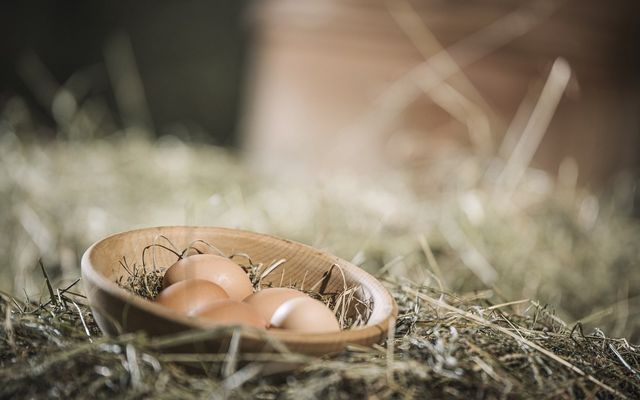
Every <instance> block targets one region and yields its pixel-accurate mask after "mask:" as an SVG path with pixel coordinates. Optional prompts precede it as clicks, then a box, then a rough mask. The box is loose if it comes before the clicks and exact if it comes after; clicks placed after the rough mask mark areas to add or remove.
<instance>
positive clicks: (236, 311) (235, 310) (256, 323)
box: [191, 299, 267, 329]
mask: <svg viewBox="0 0 640 400" xmlns="http://www.w3.org/2000/svg"><path fill="white" fill-rule="evenodd" d="M191 315H193V316H195V317H200V318H205V319H207V320H208V321H209V322H211V323H215V324H216V325H218V324H220V325H243V326H253V327H256V328H263V329H264V328H266V326H267V320H266V319H265V318H264V317H263V316H262V315H261V314H260V313H259V312H258V311H257V310H256V309H254V308H253V307H251V306H250V305H248V304H247V303H243V302H240V301H236V300H230V299H227V300H219V301H216V302H215V303H212V304H208V305H206V306H204V307H202V308H199V309H198V310H196V311H195V312H193V313H192V314H191Z"/></svg>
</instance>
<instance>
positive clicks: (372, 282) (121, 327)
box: [82, 226, 397, 355]
mask: <svg viewBox="0 0 640 400" xmlns="http://www.w3.org/2000/svg"><path fill="white" fill-rule="evenodd" d="M165 238H166V239H169V240H170V241H171V243H173V244H174V245H175V247H176V248H177V249H180V250H182V249H186V248H188V247H189V246H190V245H194V243H195V246H197V247H198V248H199V249H200V250H201V251H204V250H207V248H208V250H209V251H207V252H214V251H213V250H211V248H210V247H207V246H205V245H204V244H203V243H202V242H198V241H203V242H206V243H209V244H211V245H213V246H215V247H216V248H217V249H219V250H220V251H222V252H223V253H224V254H225V255H231V254H235V253H245V254H247V255H249V256H250V257H251V260H252V262H253V263H254V264H257V263H262V264H264V265H265V266H268V265H270V264H271V263H273V262H274V261H277V260H280V259H286V263H285V264H283V265H282V266H281V267H280V268H278V269H277V271H274V272H273V273H271V274H269V275H268V276H266V277H265V278H264V279H263V286H264V284H272V285H273V286H280V283H281V282H284V283H285V284H290V283H293V284H294V285H296V286H297V287H299V286H300V285H301V284H302V283H303V282H305V283H304V284H305V286H306V287H307V288H308V287H309V286H310V285H311V284H313V283H314V282H318V281H321V280H323V274H325V273H326V272H327V271H329V270H330V269H332V266H334V265H335V266H337V267H338V268H336V267H334V268H333V269H332V272H331V273H330V274H329V276H328V277H326V278H325V281H326V285H323V286H325V289H324V292H325V293H333V292H339V291H341V290H343V288H344V285H345V284H346V286H347V287H353V286H360V287H361V289H360V290H358V291H356V294H355V296H356V297H357V298H359V300H362V301H363V302H365V303H369V304H370V305H371V306H370V307H369V310H370V315H369V317H368V320H367V322H366V323H365V324H364V325H362V326H359V327H355V328H351V329H345V330H342V331H340V332H334V333H321V334H301V333H296V332H287V331H276V330H274V331H260V330H253V331H252V330H242V331H241V340H240V346H239V348H240V350H241V351H243V352H247V353H263V352H273V351H276V349H277V348H278V347H279V346H276V347H274V344H273V343H274V340H272V339H276V342H279V343H282V344H284V345H285V346H286V348H287V349H289V350H290V351H293V352H298V353H303V354H308V355H322V354H328V353H333V352H337V351H340V350H342V349H344V347H345V346H346V345H347V344H359V345H365V346H366V345H371V344H373V343H377V342H380V341H381V340H383V339H384V338H385V337H386V332H387V330H388V328H389V325H390V324H392V323H394V321H395V318H396V316H397V306H396V303H395V301H394V300H393V297H392V296H391V295H390V293H389V292H388V291H387V290H386V289H385V288H384V287H383V286H382V284H381V283H380V282H379V281H378V280H376V279H375V278H374V277H372V276H371V275H369V274H368V273H366V272H365V271H363V270H362V269H360V268H358V267H356V266H354V265H353V264H350V263H349V262H347V261H344V260H342V259H340V258H338V257H335V256H333V255H331V254H328V253H326V252H323V251H320V250H317V249H314V248H312V247H310V246H307V245H304V244H300V243H296V242H292V241H290V240H286V239H279V238H276V237H273V236H268V235H262V234H258V233H253V232H247V231H241V230H237V229H228V228H212V227H191V226H169V227H156V228H147V229H140V230H134V231H129V232H123V233H118V234H115V235H112V236H109V237H107V238H105V239H103V240H100V241H98V242H96V243H95V244H93V245H92V246H91V247H90V248H89V249H88V250H87V251H86V252H85V254H84V255H83V257H82V279H83V283H84V289H85V292H86V295H87V298H88V300H89V304H90V306H91V310H92V311H93V316H94V318H95V320H96V322H97V324H98V326H99V327H100V329H101V330H102V331H103V332H104V333H106V334H108V335H116V334H121V333H126V332H136V331H144V332H146V333H147V334H148V335H149V336H151V337H153V338H157V337H163V336H166V335H176V334H178V335H179V334H180V333H182V332H185V331H194V330H195V331H194V332H197V333H199V334H200V336H199V337H201V338H202V339H201V340H200V339H198V340H195V339H194V340H187V343H183V344H182V345H180V346H175V348H174V347H171V346H170V347H171V348H169V349H167V350H169V351H174V350H175V351H181V352H206V353H216V352H224V351H226V350H227V349H228V346H229V343H230V338H231V334H232V331H231V330H229V329H227V330H222V332H221V333H219V334H216V335H211V336H207V335H206V332H204V331H205V330H208V331H211V330H212V329H211V326H210V325H209V327H208V328H207V325H205V324H204V323H203V322H202V321H201V320H199V319H197V318H191V317H187V316H184V315H180V314H178V313H177V312H174V311H173V310H170V309H168V308H165V307H163V306H160V305H158V304H155V303H154V302H152V301H150V300H147V299H145V298H143V297H141V296H138V295H136V294H134V293H132V292H130V291H128V290H125V289H123V288H121V287H120V286H119V285H118V284H117V283H116V282H117V281H118V279H126V278H127V277H128V276H129V273H128V272H127V270H126V269H125V267H124V266H123V265H122V263H121V262H122V261H123V260H126V263H127V265H128V266H129V269H131V268H132V266H133V265H134V264H135V265H137V266H142V265H143V260H142V253H143V249H144V248H145V247H146V246H149V245H151V244H153V243H157V244H163V245H168V242H167V241H166V239H165ZM153 249H154V250H153V251H152V250H151V249H150V250H148V251H147V252H146V254H145V260H144V261H145V264H146V268H147V270H149V269H150V268H151V265H152V263H153V262H155V265H156V266H157V267H160V268H166V267H168V266H170V265H171V264H173V263H174V262H175V261H176V260H177V256H176V255H175V254H173V253H172V252H170V251H167V250H164V249H162V248H161V247H159V246H154V247H153ZM341 272H342V273H341ZM352 303H357V302H352ZM351 312H353V310H352V311H351ZM217 331H220V329H217ZM203 334H204V335H203ZM279 351H281V350H279Z"/></svg>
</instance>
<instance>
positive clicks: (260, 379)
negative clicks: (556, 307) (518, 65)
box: [0, 276, 640, 399]
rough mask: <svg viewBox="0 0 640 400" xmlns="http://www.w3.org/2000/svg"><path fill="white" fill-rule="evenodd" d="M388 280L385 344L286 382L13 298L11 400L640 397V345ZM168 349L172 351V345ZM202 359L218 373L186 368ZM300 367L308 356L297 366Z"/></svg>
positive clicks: (54, 306)
mask: <svg viewBox="0 0 640 400" xmlns="http://www.w3.org/2000/svg"><path fill="white" fill-rule="evenodd" d="M384 281H385V283H386V284H387V286H388V287H389V289H390V290H391V292H392V293H393V294H394V297H395V298H396V299H397V300H398V305H399V308H400V315H399V318H398V321H397V323H396V326H395V327H394V329H392V330H391V332H392V333H391V335H390V338H389V340H388V341H387V342H386V343H383V344H381V345H377V346H374V347H373V348H360V347H352V348H349V349H347V350H346V351H344V352H342V353H340V354H339V355H337V356H335V357H327V358H322V359H315V358H309V357H304V358H301V360H304V365H305V366H304V367H303V368H302V369H301V370H299V371H297V372H295V373H292V374H289V375H287V376H286V379H285V377H283V376H271V377H265V376H264V375H263V374H261V373H260V372H261V367H260V365H261V364H260V362H259V361H256V360H255V359H256V355H251V354H249V355H238V357H239V359H238V361H248V362H247V363H244V364H241V365H242V366H241V367H240V368H239V369H237V370H232V371H229V369H228V368H227V363H228V357H227V356H226V355H224V354H223V355H216V354H201V355H189V354H163V353H161V352H159V351H158V348H157V346H156V345H157V342H155V341H154V340H150V339H148V338H146V337H145V336H144V335H132V334H127V335H122V336H119V337H113V338H107V337H103V336H101V335H100V332H99V330H98V329H97V327H96V325H95V323H94V322H93V320H92V318H91V313H90V311H89V309H88V308H87V307H85V306H84V305H82V304H79V303H78V298H77V296H74V295H70V294H68V293H61V294H60V295H59V296H57V297H58V300H56V301H53V300H54V299H55V297H56V296H54V297H52V298H51V299H50V300H51V301H50V302H49V303H48V304H47V305H42V306H39V305H38V304H34V303H21V302H20V301H18V300H16V299H14V298H12V297H10V296H8V295H3V296H2V301H1V302H0V312H1V313H2V315H5V316H6V318H5V320H4V323H3V324H2V325H0V333H1V334H0V337H1V338H2V339H3V340H2V341H0V354H1V358H0V366H1V369H0V379H1V380H2V382H3V385H2V386H1V387H0V397H2V398H33V397H37V398H42V397H64V398H109V397H113V396H117V397H127V398H140V397H144V398H201V397H205V396H206V397H208V398H259V399H275V398H295V399H300V398H344V399H347V398H364V397H374V398H432V397H434V398H443V397H447V398H460V399H467V398H495V399H498V398H592V397H595V398H617V397H620V398H638V396H640V374H639V373H638V371H639V370H640V347H638V346H633V345H630V344H629V343H627V342H626V341H625V340H620V339H611V338H607V337H606V336H604V335H603V334H602V333H601V332H599V331H597V332H595V333H593V334H585V333H584V332H583V331H582V329H581V327H580V326H579V325H578V326H577V327H576V328H575V329H569V328H567V327H566V326H565V325H564V324H562V323H561V322H560V321H559V320H558V319H557V318H556V317H554V316H553V315H552V314H550V313H549V311H548V310H546V309H544V308H542V307H540V306H539V305H538V304H537V303H535V302H530V301H528V302H526V303H522V304H525V305H526V306H527V307H526V308H527V311H526V312H525V313H524V314H517V313H514V312H513V306H514V304H493V303H492V302H491V301H490V300H488V299H487V298H486V297H487V295H486V294H484V295H482V294H481V295H480V296H478V293H474V294H469V296H455V295H453V294H449V293H443V292H441V291H439V290H438V289H434V288H433V287H429V286H424V285H423V286H418V285H415V284H412V283H410V282H407V281H397V280H395V279H394V278H391V277H389V276H387V277H385V279H384ZM165 344H166V343H165ZM185 361H198V362H200V363H201V364H202V365H205V366H207V371H208V373H206V374H205V373H201V372H198V373H196V372H193V370H187V369H185V368H184V367H182V364H181V363H180V362H185ZM298 361H299V360H298Z"/></svg>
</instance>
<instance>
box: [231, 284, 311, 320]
mask: <svg viewBox="0 0 640 400" xmlns="http://www.w3.org/2000/svg"><path fill="white" fill-rule="evenodd" d="M302 296H306V294H305V293H303V292H301V291H299V290H295V289H290V288H267V289H262V290H261V291H259V292H256V293H253V294H252V295H250V296H249V297H247V298H246V299H244V300H243V301H244V302H245V303H247V304H249V305H251V306H253V307H254V308H255V309H256V310H257V311H258V312H259V313H260V314H262V316H263V317H264V318H265V319H266V320H267V321H270V320H271V317H272V316H273V313H274V312H276V309H277V308H278V307H280V305H281V304H282V303H284V302H285V301H287V300H289V299H293V298H295V297H302Z"/></svg>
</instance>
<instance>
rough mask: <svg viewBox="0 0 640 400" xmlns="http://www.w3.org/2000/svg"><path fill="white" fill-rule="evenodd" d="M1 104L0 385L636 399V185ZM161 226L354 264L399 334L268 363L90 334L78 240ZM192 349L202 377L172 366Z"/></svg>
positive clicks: (104, 390)
mask: <svg viewBox="0 0 640 400" xmlns="http://www.w3.org/2000/svg"><path fill="white" fill-rule="evenodd" d="M10 108H11V109H10V110H9V111H10V112H9V111H6V110H5V111H4V113H3V114H2V119H1V121H0V122H1V123H0V198H1V201H2V203H3V204H4V206H3V207H1V208H0V222H1V223H0V226H1V228H0V239H1V240H0V254H2V255H3V257H2V258H1V260H0V288H1V289H2V292H3V294H2V296H1V297H2V300H1V301H0V316H2V318H3V320H2V323H1V324H0V381H1V382H2V385H1V386H0V398H30V397H59V398H87V397H92V398H96V397H98V398H103V397H104V398H106V397H114V396H116V397H126V398H191V397H198V398H199V397H208V398H209V397H213V398H225V397H231V398H263V399H270V398H296V399H298V398H316V397H318V398H366V397H369V398H380V399H382V398H425V397H428V396H432V397H436V398H442V397H447V398H545V397H546V398H594V397H595V398H616V397H621V398H624V397H626V398H638V397H640V374H639V372H638V371H640V352H639V351H640V349H639V348H638V347H636V346H634V345H633V343H637V342H638V337H640V320H639V319H638V317H637V316H638V310H639V305H640V303H639V299H640V297H639V296H640V274H638V273H637V268H638V265H640V248H639V247H638V246H637V243H639V242H640V224H638V222H637V220H636V219H634V218H633V217H632V213H633V212H634V211H633V207H634V205H633V204H634V203H633V202H634V199H633V193H632V191H631V190H630V189H629V188H631V187H633V185H632V184H631V183H630V182H632V181H626V183H625V182H623V183H622V184H620V185H616V186H614V187H612V189H611V190H610V191H609V192H608V194H607V196H606V197H603V196H595V195H593V194H592V193H590V192H588V191H586V190H583V189H579V188H577V187H576V185H575V179H573V178H572V174H571V173H566V169H565V170H564V172H565V173H561V174H560V175H559V176H557V177H556V176H551V175H549V174H546V173H543V172H540V171H535V170H527V171H526V173H525V174H524V177H523V179H522V181H521V182H519V184H518V186H517V188H515V190H512V191H510V192H507V191H505V190H503V189H504V188H502V187H500V186H499V183H498V182H497V181H496V180H495V179H494V178H495V174H493V173H492V171H496V170H498V171H499V170H500V169H501V168H502V166H503V164H504V163H503V162H502V161H501V160H499V159H490V160H488V159H483V158H479V157H477V156H475V155H473V154H468V153H465V152H464V151H462V150H460V149H452V150H451V151H448V152H446V153H444V152H443V153H442V154H441V155H440V156H439V157H436V158H434V160H433V163H431V164H430V165H428V166H424V167H421V168H422V169H420V170H417V171H391V172H389V173H388V175H377V176H375V177H372V176H369V177H362V176H360V177H353V176H338V177H332V178H331V179H324V178H318V179H316V180H314V181H313V182H309V181H299V180H298V181H296V180H292V179H290V177H282V178H278V177H273V176H269V177H266V176H262V175H260V174H258V173H257V172H256V171H255V170H252V169H251V168H250V167H248V166H247V165H246V164H245V162H243V161H241V159H240V158H238V157H237V156H235V155H233V154H231V153H230V152H228V151H226V150H222V149H219V148H216V147H211V146H197V147H195V146H190V145H188V144H187V143H185V142H183V141H181V140H179V139H177V138H175V137H163V138H161V139H160V140H158V141H151V140H149V139H146V138H145V137H144V136H140V135H136V134H132V133H131V132H119V133H115V134H110V135H108V136H106V135H99V134H97V133H96V134H95V136H92V135H91V134H88V133H87V132H94V131H96V132H97V130H98V128H97V127H95V126H93V125H91V124H92V123H93V122H92V121H96V118H95V117H91V118H89V117H87V118H84V119H83V118H81V117H82V116H83V115H84V114H83V113H89V112H94V111H95V110H93V111H92V110H84V111H82V110H81V112H79V114H78V117H77V118H78V121H76V123H75V124H76V125H78V126H76V125H73V126H71V127H68V129H66V130H65V129H61V130H60V132H57V133H56V135H57V138H56V139H55V140H49V141H45V142H43V141H42V140H41V139H40V138H41V136H39V137H38V139H36V138H35V137H30V136H29V134H28V133H29V132H33V131H34V130H36V129H39V128H38V127H37V126H36V125H34V124H33V122H32V121H31V120H30V118H29V115H28V111H27V110H26V108H25V107H23V106H22V105H21V103H20V102H19V101H18V100H16V101H14V102H13V103H11V104H10ZM72 128H73V129H72ZM80 128H82V129H80ZM74 132H75V133H74ZM78 132H81V133H82V135H85V136H78V135H80V134H79V133H78ZM173 224H192V225H217V226H231V227H238V228H243V229H249V230H254V231H260V232H268V233H271V234H274V235H277V236H282V237H287V238H290V239H294V240H298V241H302V242H305V243H308V244H311V245H313V246H316V247H319V248H323V249H326V250H328V251H330V252H332V253H334V254H336V255H338V256H340V257H342V258H345V259H349V260H351V261H352V262H354V263H356V264H358V265H360V266H362V267H363V268H365V269H367V270H369V271H370V272H372V273H374V274H376V275H377V276H379V277H380V278H381V279H382V280H383V281H384V282H385V283H386V284H387V286H388V287H389V289H390V291H391V292H392V293H393V294H394V296H395V298H396V300H397V302H398V304H399V306H400V317H399V319H398V321H397V323H396V326H395V329H394V330H393V331H392V333H393V335H392V336H390V338H389V340H388V341H387V342H386V343H382V344H380V345H379V346H377V347H374V348H350V349H348V350H347V351H345V352H343V353H341V354H339V355H337V356H335V357H331V358H325V359H308V358H304V359H301V357H300V356H298V355H295V354H289V353H283V354H281V357H282V360H281V361H284V362H289V361H291V362H293V361H296V362H300V361H303V362H304V363H305V365H306V366H305V367H304V368H302V369H300V370H299V371H298V372H296V373H293V374H290V375H288V376H277V377H265V374H264V373H263V371H262V370H261V368H262V367H261V366H260V363H258V362H252V360H250V359H249V360H240V359H239V358H238V357H239V356H238V355H235V354H227V355H214V354H210V355H201V356H199V358H197V359H194V356H193V355H175V354H174V355H169V354H164V353H162V351H161V350H162V347H163V346H166V345H167V343H168V342H167V341H166V340H165V341H158V340H151V339H148V338H145V337H144V336H142V335H124V336H121V337H116V338H106V337H103V336H101V334H100V332H99V331H98V329H97V327H96V326H95V324H94V322H93V320H92V317H91V313H90V311H89V309H88V308H87V307H86V306H85V305H84V299H83V297H82V296H81V294H82V293H81V286H80V283H76V280H77V279H78V276H79V257H80V256H81V254H82V252H83V251H84V250H85V249H86V247H87V246H88V245H89V244H90V243H91V242H93V241H95V240H98V239H100V238H102V237H104V236H106V235H107V234H110V233H113V232H116V231H121V230H128V229H133V228H137V227H144V226H153V225H173ZM40 261H41V263H40ZM43 272H46V274H45V273H43ZM74 283H75V284H74ZM622 337H626V338H628V340H625V339H616V338H622ZM178 339H180V338H176V339H175V340H178ZM182 339H184V338H181V340H182ZM168 340H171V339H168ZM243 357H245V356H243ZM246 357H247V358H250V355H247V356H246ZM194 361H196V362H199V363H201V364H202V365H204V366H205V370H206V373H202V372H198V373H196V372H194V371H193V370H190V369H187V368H184V366H183V362H194Z"/></svg>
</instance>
